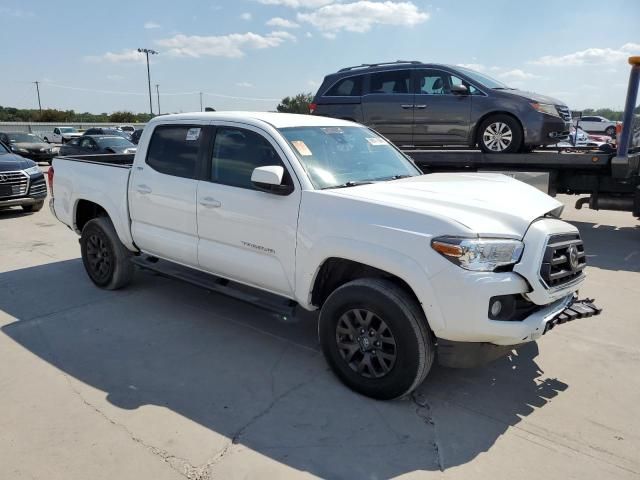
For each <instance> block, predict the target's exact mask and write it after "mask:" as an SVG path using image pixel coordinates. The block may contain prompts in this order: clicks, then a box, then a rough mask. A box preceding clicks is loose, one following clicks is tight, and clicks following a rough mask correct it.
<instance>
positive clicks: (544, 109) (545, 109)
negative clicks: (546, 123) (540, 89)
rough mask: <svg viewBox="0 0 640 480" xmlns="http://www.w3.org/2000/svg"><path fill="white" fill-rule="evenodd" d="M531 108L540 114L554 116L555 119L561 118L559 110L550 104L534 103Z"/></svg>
mask: <svg viewBox="0 0 640 480" xmlns="http://www.w3.org/2000/svg"><path fill="white" fill-rule="evenodd" d="M531 106H532V107H533V108H534V109H535V110H537V111H539V112H540V113H546V114H547V115H553V116H554V117H560V114H559V113H558V110H557V109H556V106H555V105H551V104H549V103H537V102H534V103H532V104H531Z"/></svg>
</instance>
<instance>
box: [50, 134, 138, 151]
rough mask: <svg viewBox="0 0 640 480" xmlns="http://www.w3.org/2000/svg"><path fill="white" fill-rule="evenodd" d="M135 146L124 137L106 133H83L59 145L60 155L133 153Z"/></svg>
mask: <svg viewBox="0 0 640 480" xmlns="http://www.w3.org/2000/svg"><path fill="white" fill-rule="evenodd" d="M135 151H136V146H135V145H134V144H133V143H131V142H130V141H129V140H127V139H126V138H122V137H120V136H115V135H112V136H108V135H83V136H82V137H81V138H74V139H73V140H71V141H69V142H67V143H65V144H64V145H63V146H62V147H60V155H95V154H98V153H135Z"/></svg>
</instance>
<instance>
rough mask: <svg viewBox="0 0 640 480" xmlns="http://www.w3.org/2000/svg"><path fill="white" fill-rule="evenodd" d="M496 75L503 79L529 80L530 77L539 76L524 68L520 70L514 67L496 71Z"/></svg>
mask: <svg viewBox="0 0 640 480" xmlns="http://www.w3.org/2000/svg"><path fill="white" fill-rule="evenodd" d="M498 77H500V78H504V79H511V80H529V79H532V78H540V76H539V75H535V74H533V73H530V72H525V71H524V70H520V69H519V68H514V69H513V70H506V71H504V72H500V73H498Z"/></svg>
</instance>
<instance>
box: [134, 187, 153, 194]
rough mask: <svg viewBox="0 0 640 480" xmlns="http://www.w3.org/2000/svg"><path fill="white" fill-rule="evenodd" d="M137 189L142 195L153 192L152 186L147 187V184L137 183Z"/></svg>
mask: <svg viewBox="0 0 640 480" xmlns="http://www.w3.org/2000/svg"><path fill="white" fill-rule="evenodd" d="M136 190H137V191H138V193H140V194H142V195H147V194H148V193H151V192H152V190H151V188H149V187H147V186H146V185H136Z"/></svg>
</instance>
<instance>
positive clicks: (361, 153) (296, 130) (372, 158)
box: [280, 127, 422, 189]
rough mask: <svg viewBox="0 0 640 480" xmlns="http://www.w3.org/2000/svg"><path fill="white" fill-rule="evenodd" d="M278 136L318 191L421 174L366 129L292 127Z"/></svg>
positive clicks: (382, 139)
mask: <svg viewBox="0 0 640 480" xmlns="http://www.w3.org/2000/svg"><path fill="white" fill-rule="evenodd" d="M280 132H281V133H282V135H283V136H284V137H285V138H286V139H287V141H288V142H289V144H290V145H291V147H292V149H293V151H294V152H295V154H296V155H297V157H298V159H299V160H300V163H302V166H303V167H304V169H305V170H306V172H307V175H309V178H310V180H311V183H312V184H313V186H314V187H315V188H317V189H324V188H336V187H349V186H354V185H358V184H362V183H370V182H377V181H385V180H394V179H397V178H402V177H413V176H416V175H421V174H422V172H420V170H418V168H417V167H416V166H415V165H414V164H413V163H412V162H411V161H410V160H409V159H408V158H407V157H405V156H404V155H403V154H402V153H400V152H399V151H398V150H397V149H396V148H395V147H393V146H392V145H390V144H389V142H387V141H386V140H385V139H384V138H382V137H380V136H378V135H377V134H375V133H374V132H372V131H371V130H369V129H367V128H363V127H291V128H281V129H280Z"/></svg>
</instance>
